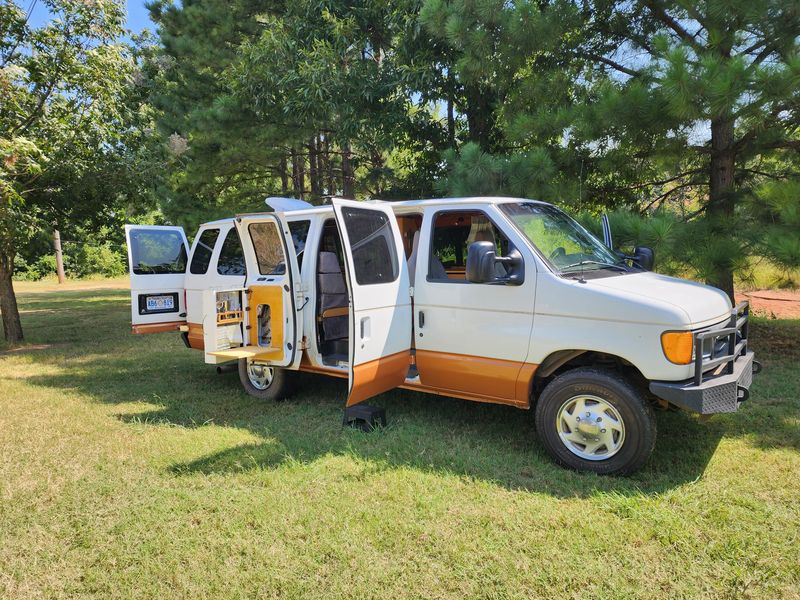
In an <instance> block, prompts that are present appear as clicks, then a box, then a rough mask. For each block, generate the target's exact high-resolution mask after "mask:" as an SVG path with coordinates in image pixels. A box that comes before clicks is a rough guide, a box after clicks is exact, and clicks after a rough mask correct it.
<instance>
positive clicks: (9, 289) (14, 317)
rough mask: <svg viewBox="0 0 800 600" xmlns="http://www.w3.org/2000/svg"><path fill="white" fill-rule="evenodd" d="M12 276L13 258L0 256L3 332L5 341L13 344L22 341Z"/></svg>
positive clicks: (0, 305) (0, 302)
mask: <svg viewBox="0 0 800 600" xmlns="http://www.w3.org/2000/svg"><path fill="white" fill-rule="evenodd" d="M12 275H14V256H13V255H11V256H7V255H5V254H0V311H2V313H3V332H4V335H5V339H6V341H7V342H11V343H12V344H15V343H18V342H21V341H22V323H21V321H20V319H19V307H18V306H17V296H16V294H15V293H14V283H13V281H12V280H11V277H12Z"/></svg>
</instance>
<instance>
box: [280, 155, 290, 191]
mask: <svg viewBox="0 0 800 600" xmlns="http://www.w3.org/2000/svg"><path fill="white" fill-rule="evenodd" d="M278 171H279V172H280V174H281V196H284V197H285V196H286V194H288V193H289V173H288V172H287V166H286V155H285V154H284V155H283V156H281V163H280V165H279V166H278Z"/></svg>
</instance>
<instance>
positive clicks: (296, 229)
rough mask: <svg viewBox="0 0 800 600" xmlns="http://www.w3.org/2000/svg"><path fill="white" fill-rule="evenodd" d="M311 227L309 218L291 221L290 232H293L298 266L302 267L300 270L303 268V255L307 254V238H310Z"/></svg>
mask: <svg viewBox="0 0 800 600" xmlns="http://www.w3.org/2000/svg"><path fill="white" fill-rule="evenodd" d="M309 227H311V221H309V220H308V219H306V220H303V221H292V222H290V223H289V232H290V233H291V234H292V243H293V244H294V252H295V254H296V255H297V266H298V267H300V271H302V270H303V257H304V256H305V249H306V238H308V229H309Z"/></svg>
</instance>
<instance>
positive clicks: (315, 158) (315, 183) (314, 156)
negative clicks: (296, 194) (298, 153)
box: [308, 135, 321, 198]
mask: <svg viewBox="0 0 800 600" xmlns="http://www.w3.org/2000/svg"><path fill="white" fill-rule="evenodd" d="M319 162H320V161H319V147H318V142H317V136H316V135H313V136H311V139H310V140H309V142H308V179H309V181H310V183H311V195H312V196H313V197H314V198H319V197H320V194H321V192H320V187H321V186H320V185H319Z"/></svg>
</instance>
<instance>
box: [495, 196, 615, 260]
mask: <svg viewBox="0 0 800 600" xmlns="http://www.w3.org/2000/svg"><path fill="white" fill-rule="evenodd" d="M499 207H500V210H502V211H503V212H504V213H505V214H506V215H507V216H508V217H509V218H510V219H511V220H512V221H513V222H514V224H515V225H516V226H517V227H518V228H519V230H520V231H521V232H522V233H523V234H525V236H526V237H527V238H528V239H529V240H530V241H531V242H533V245H534V246H535V247H536V248H538V249H539V251H540V252H541V253H542V255H544V257H545V258H547V259H548V260H549V261H550V264H552V265H553V267H555V268H556V269H557V270H558V271H560V272H562V273H571V272H573V271H582V270H586V271H588V270H597V269H609V268H610V269H615V270H620V271H627V270H628V269H627V267H626V266H625V263H624V262H623V261H622V259H621V258H620V257H619V256H617V255H616V254H614V252H612V251H611V250H609V249H608V248H607V247H606V246H605V245H604V244H603V243H602V242H600V240H598V239H597V238H596V237H594V236H593V235H592V234H591V233H589V232H588V231H586V230H585V229H584V228H583V227H581V226H580V225H579V224H578V222H577V221H575V220H574V219H572V218H571V217H569V216H567V215H566V214H565V213H564V212H562V211H560V210H559V209H557V208H556V207H554V206H549V205H547V204H538V203H536V202H517V203H508V204H500V205H499Z"/></svg>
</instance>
